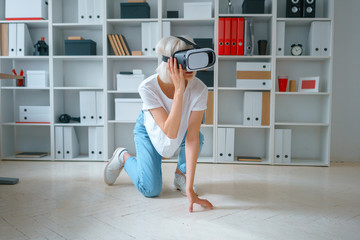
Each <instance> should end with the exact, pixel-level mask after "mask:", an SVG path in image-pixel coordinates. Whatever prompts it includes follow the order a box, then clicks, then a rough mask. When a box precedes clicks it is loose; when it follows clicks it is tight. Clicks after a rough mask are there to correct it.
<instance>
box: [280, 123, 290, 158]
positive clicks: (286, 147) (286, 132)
mask: <svg viewBox="0 0 360 240" xmlns="http://www.w3.org/2000/svg"><path fill="white" fill-rule="evenodd" d="M282 140H283V145H282V146H283V151H282V153H283V154H282V155H283V158H282V162H283V163H290V162H291V129H283V137H282Z"/></svg>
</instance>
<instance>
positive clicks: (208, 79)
mask: <svg viewBox="0 0 360 240" xmlns="http://www.w3.org/2000/svg"><path fill="white" fill-rule="evenodd" d="M196 77H197V78H198V79H200V80H201V81H202V82H203V83H205V85H206V86H207V87H214V71H197V73H196Z"/></svg>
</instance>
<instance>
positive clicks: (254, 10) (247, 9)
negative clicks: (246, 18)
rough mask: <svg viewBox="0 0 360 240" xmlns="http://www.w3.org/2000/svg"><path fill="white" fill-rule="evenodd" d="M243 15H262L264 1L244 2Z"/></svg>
mask: <svg viewBox="0 0 360 240" xmlns="http://www.w3.org/2000/svg"><path fill="white" fill-rule="evenodd" d="M242 13H244V14H249V13H251V14H263V13H265V0H244V2H243V4H242Z"/></svg>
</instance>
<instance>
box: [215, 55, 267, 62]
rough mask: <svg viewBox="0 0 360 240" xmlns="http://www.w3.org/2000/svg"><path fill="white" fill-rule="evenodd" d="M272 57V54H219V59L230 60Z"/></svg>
mask: <svg viewBox="0 0 360 240" xmlns="http://www.w3.org/2000/svg"><path fill="white" fill-rule="evenodd" d="M271 58H272V56H271V55H253V56H242V55H220V56H218V59H219V60H224V61H230V60H254V59H259V60H264V59H266V60H270V59H271Z"/></svg>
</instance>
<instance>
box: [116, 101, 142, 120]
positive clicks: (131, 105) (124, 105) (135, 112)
mask: <svg viewBox="0 0 360 240" xmlns="http://www.w3.org/2000/svg"><path fill="white" fill-rule="evenodd" d="M142 105H143V102H142V100H141V99H140V98H115V120H116V121H129V122H135V121H136V119H137V118H138V116H139V114H140V112H141V109H142Z"/></svg>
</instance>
